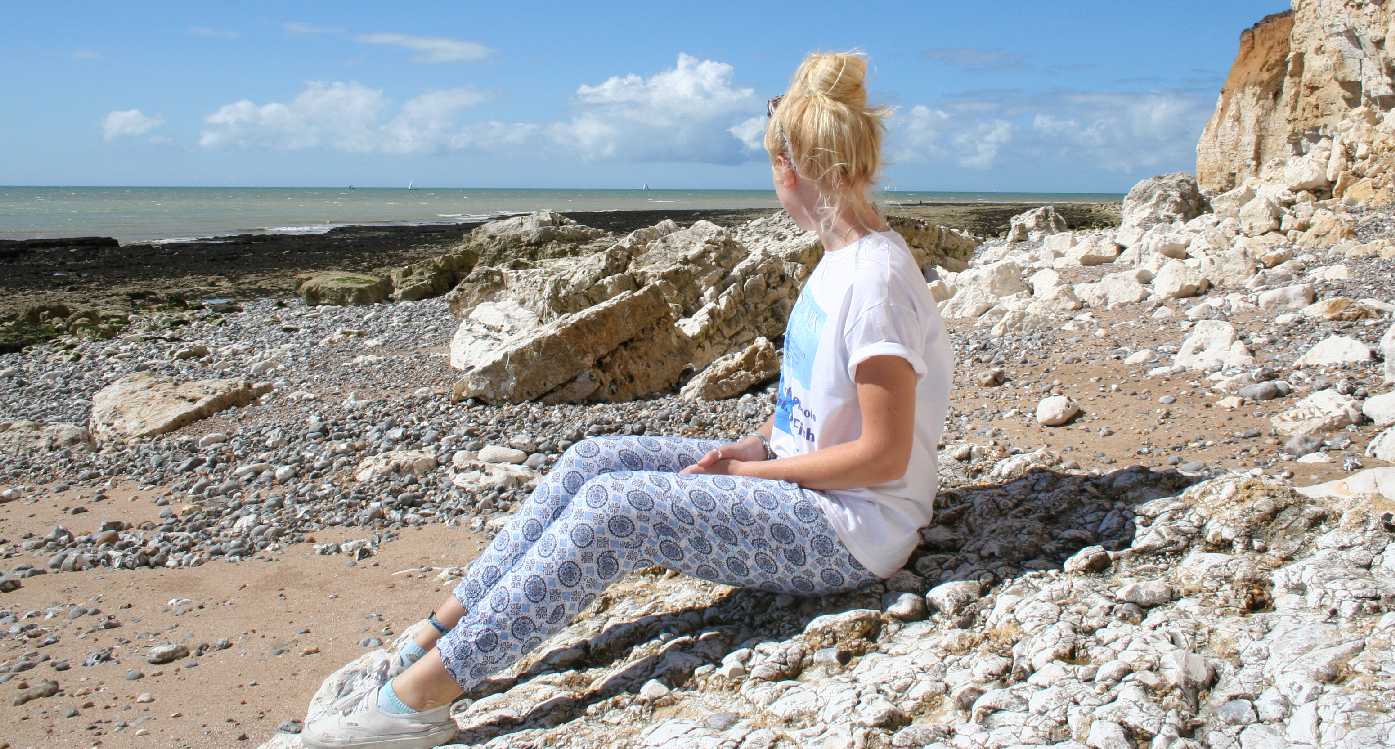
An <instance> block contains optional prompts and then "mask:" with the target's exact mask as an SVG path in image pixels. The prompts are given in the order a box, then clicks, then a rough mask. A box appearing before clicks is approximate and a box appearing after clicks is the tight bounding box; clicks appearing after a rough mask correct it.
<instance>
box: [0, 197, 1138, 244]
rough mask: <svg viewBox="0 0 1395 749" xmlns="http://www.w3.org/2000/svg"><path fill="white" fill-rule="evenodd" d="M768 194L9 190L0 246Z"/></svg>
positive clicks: (714, 202)
mask: <svg viewBox="0 0 1395 749" xmlns="http://www.w3.org/2000/svg"><path fill="white" fill-rule="evenodd" d="M1122 197H1123V196H1122V195H1119V194H1113V193H1008V192H916V191H904V190H890V191H883V192H881V193H879V194H878V195H877V198H878V200H879V201H880V202H882V203H884V204H896V203H923V202H963V203H994V202H999V203H1001V202H1053V203H1065V202H1104V201H1115V200H1120V199H1121V198H1122ZM778 207H779V202H778V201H777V200H776V199H775V193H774V192H772V191H770V190H649V189H639V190H554V189H525V190H519V189H459V188H431V187H416V188H382V187H348V186H345V187H4V186H0V239H39V238H52V237H91V236H99V237H115V238H116V239H117V240H119V241H120V242H121V243H123V244H130V243H135V242H171V241H189V240H193V239H207V238H212V237H219V236H227V235H232V234H248V233H282V234H319V233H324V232H327V231H329V230H330V229H333V228H335V227H337V226H349V225H413V224H416V225H422V224H451V223H464V222H470V221H480V220H487V219H491V218H496V217H498V216H504V215H510V214H516V213H524V212H528V211H536V210H542V209H552V210H556V211H563V212H565V211H632V210H666V209H670V210H671V209H722V208H778Z"/></svg>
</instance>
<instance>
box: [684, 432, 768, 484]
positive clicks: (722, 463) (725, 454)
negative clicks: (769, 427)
mask: <svg viewBox="0 0 1395 749" xmlns="http://www.w3.org/2000/svg"><path fill="white" fill-rule="evenodd" d="M765 459H766V455H765V443H763V442H761V441H760V439H759V438H758V437H756V436H755V435H751V436H749V437H746V438H743V439H742V440H740V441H738V442H732V443H729V444H726V445H722V446H721V447H718V448H717V449H716V450H708V451H707V454H706V455H704V456H702V457H701V458H698V462H696V463H694V464H692V465H690V466H688V467H687V468H684V469H683V470H681V471H679V473H681V474H685V475H694V474H701V473H706V474H714V475H736V472H735V471H734V470H733V469H734V468H736V466H733V465H732V464H733V463H754V462H756V461H760V460H765Z"/></svg>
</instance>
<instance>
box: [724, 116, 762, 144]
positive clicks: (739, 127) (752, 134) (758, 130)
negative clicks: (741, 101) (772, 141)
mask: <svg viewBox="0 0 1395 749" xmlns="http://www.w3.org/2000/svg"><path fill="white" fill-rule="evenodd" d="M767 121H768V118H767V117H765V116H763V115H756V116H755V117H751V118H749V119H745V120H742V121H741V122H738V123H736V124H735V125H732V126H731V127H729V128H727V132H729V133H731V134H732V136H733V137H735V138H736V139H737V140H739V141H741V143H742V145H744V146H746V149H747V150H748V151H759V150H761V149H763V148H765V126H766V123H767Z"/></svg>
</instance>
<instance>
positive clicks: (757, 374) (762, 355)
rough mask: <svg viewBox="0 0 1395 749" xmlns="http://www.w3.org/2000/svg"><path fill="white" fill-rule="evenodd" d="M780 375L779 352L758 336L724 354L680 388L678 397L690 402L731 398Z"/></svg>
mask: <svg viewBox="0 0 1395 749" xmlns="http://www.w3.org/2000/svg"><path fill="white" fill-rule="evenodd" d="M779 374H780V352H779V351H778V350H776V348H775V346H774V345H773V344H772V343H771V342H770V339H769V338H765V337H763V336H762V337H760V338H757V339H756V340H755V342H754V343H752V344H751V345H749V346H747V347H746V348H745V349H742V350H741V351H737V352H734V353H730V354H727V355H726V356H723V357H722V358H720V359H718V360H716V361H714V362H712V363H711V364H709V365H707V368H706V369H704V370H702V371H701V372H699V373H698V375H697V376H696V377H694V378H693V379H691V380H689V381H688V384H686V385H684V386H683V390H682V391H681V392H680V395H681V396H682V397H684V398H687V399H689V400H709V401H715V400H724V399H726V398H734V397H736V396H738V395H741V394H742V393H744V392H746V391H747V390H749V389H751V388H752V387H755V386H756V385H763V384H765V383H767V382H769V381H770V380H772V379H774V378H775V377H776V376H777V375H779Z"/></svg>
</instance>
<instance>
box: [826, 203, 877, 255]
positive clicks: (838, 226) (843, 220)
mask: <svg viewBox="0 0 1395 749" xmlns="http://www.w3.org/2000/svg"><path fill="white" fill-rule="evenodd" d="M886 229H887V225H886V221H885V220H883V219H882V217H881V214H879V213H878V212H877V209H876V208H874V207H873V206H872V204H871V203H869V202H867V201H865V200H862V201H858V202H857V203H856V204H855V205H849V206H845V207H843V209H842V210H840V211H838V214H837V215H836V216H834V217H833V220H832V221H830V222H828V224H827V225H820V226H819V227H818V234H819V242H821V243H822V244H823V247H824V251H825V252H837V251H838V250H841V249H843V248H844V247H848V246H850V245H852V244H854V243H856V242H857V241H858V240H859V239H862V238H863V237H865V236H867V235H868V234H871V233H872V232H877V231H886Z"/></svg>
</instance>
